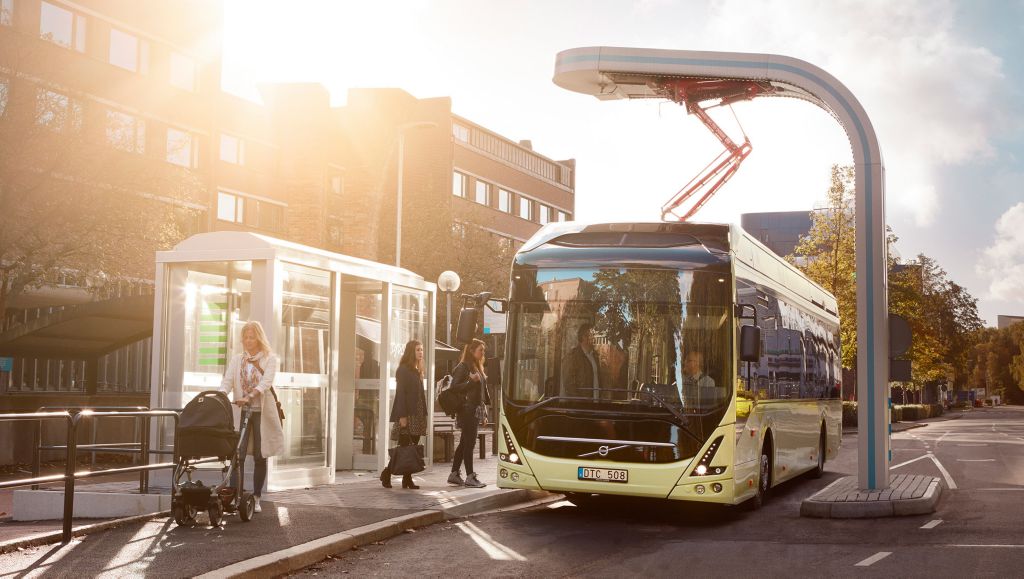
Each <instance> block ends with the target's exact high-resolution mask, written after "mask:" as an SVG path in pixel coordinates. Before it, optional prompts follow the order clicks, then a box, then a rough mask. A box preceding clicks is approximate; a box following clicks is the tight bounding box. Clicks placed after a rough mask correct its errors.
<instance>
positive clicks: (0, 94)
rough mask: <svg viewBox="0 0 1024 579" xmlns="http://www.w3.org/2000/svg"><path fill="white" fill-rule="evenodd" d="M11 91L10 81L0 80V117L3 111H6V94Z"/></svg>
mask: <svg viewBox="0 0 1024 579" xmlns="http://www.w3.org/2000/svg"><path fill="white" fill-rule="evenodd" d="M10 91H11V81H9V80H7V79H6V78H0V117H2V116H3V114H4V111H6V110H7V99H8V93H10Z"/></svg>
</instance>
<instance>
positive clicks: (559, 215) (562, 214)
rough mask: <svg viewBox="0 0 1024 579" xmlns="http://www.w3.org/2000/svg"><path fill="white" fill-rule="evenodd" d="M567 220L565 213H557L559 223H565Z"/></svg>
mask: <svg viewBox="0 0 1024 579" xmlns="http://www.w3.org/2000/svg"><path fill="white" fill-rule="evenodd" d="M567 218H568V216H567V215H566V214H565V211H559V212H558V220H559V221H566V220H567Z"/></svg>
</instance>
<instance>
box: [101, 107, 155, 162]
mask: <svg viewBox="0 0 1024 579" xmlns="http://www.w3.org/2000/svg"><path fill="white" fill-rule="evenodd" d="M107 142H108V143H110V146H112V147H114V148H116V149H121V150H122V151H128V152H129V153H143V152H145V150H146V122H145V121H143V120H142V119H139V118H137V117H134V116H132V115H129V114H126V113H121V112H117V111H107Z"/></svg>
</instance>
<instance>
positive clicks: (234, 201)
mask: <svg viewBox="0 0 1024 579" xmlns="http://www.w3.org/2000/svg"><path fill="white" fill-rule="evenodd" d="M229 206H230V207H229ZM222 209H224V210H228V209H230V211H231V218H230V219H227V218H225V217H224V215H223V214H222V213H221V210H222ZM217 220H218V221H226V222H228V223H237V224H240V225H241V224H244V223H245V197H243V196H241V195H236V194H234V193H228V192H227V191H221V190H218V191H217Z"/></svg>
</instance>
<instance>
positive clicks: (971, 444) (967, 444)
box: [957, 444, 988, 446]
mask: <svg viewBox="0 0 1024 579" xmlns="http://www.w3.org/2000/svg"><path fill="white" fill-rule="evenodd" d="M957 446H988V445H987V444H958V445H957Z"/></svg>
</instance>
